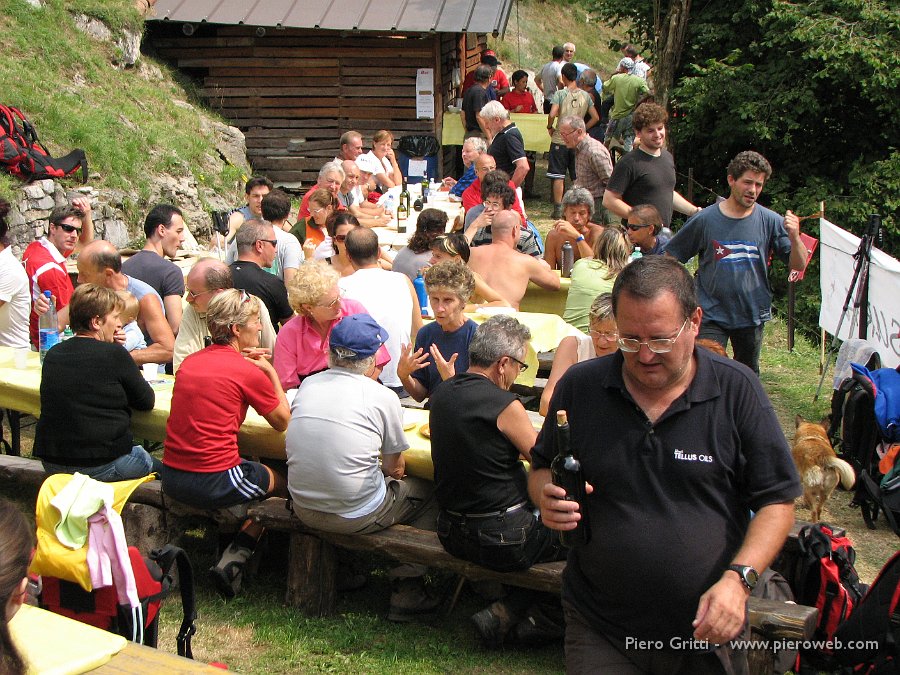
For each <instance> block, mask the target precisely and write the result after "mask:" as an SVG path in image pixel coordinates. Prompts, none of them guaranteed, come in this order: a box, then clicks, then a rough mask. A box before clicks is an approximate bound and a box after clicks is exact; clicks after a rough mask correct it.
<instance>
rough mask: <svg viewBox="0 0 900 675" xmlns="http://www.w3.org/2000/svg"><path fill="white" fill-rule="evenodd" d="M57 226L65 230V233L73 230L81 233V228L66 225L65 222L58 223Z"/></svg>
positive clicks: (70, 232)
mask: <svg viewBox="0 0 900 675" xmlns="http://www.w3.org/2000/svg"><path fill="white" fill-rule="evenodd" d="M57 227H58V228H59V229H61V230H62V231H63V232H67V233H69V234H72V233H73V232H78V233H81V228H80V227H75V226H74V225H67V224H65V223H59V224H58V225H57Z"/></svg>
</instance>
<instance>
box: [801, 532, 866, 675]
mask: <svg viewBox="0 0 900 675" xmlns="http://www.w3.org/2000/svg"><path fill="white" fill-rule="evenodd" d="M797 544H798V546H799V548H800V557H799V559H798V562H797V571H796V574H795V575H794V595H795V596H796V598H797V602H798V603H800V604H801V605H809V606H810V607H816V608H818V610H819V618H818V623H817V624H816V630H815V632H814V633H813V638H812V639H813V640H814V641H819V642H823V643H824V642H825V641H830V640H831V639H832V638H833V637H834V633H835V631H836V630H837V627H838V626H839V625H840V624H841V623H842V622H843V621H844V620H845V619H846V618H847V617H848V616H850V613H851V612H852V611H853V608H854V607H855V606H856V605H857V603H858V602H859V601H860V599H861V598H862V596H863V593H864V592H865V586H864V585H862V584H860V582H859V575H858V574H857V573H856V568H855V567H854V566H853V563H854V562H855V561H856V551H854V550H853V544H852V542H851V541H850V540H849V539H848V538H847V537H845V536H839V535H836V534H835V533H834V528H833V527H832V526H831V525H828V524H827V523H818V524H815V525H806V526H804V527H803V528H802V529H801V530H800V534H799V535H798V537H797ZM831 659H832V654H831V650H830V649H829V648H823V649H819V650H811V649H805V650H801V652H800V657H799V660H800V665H801V666H803V667H804V669H805V671H806V669H808V668H809V667H810V666H811V667H813V668H827V667H829V666H830V664H831Z"/></svg>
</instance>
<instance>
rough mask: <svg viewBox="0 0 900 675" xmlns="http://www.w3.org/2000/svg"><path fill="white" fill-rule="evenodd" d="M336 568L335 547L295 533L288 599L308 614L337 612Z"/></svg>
mask: <svg viewBox="0 0 900 675" xmlns="http://www.w3.org/2000/svg"><path fill="white" fill-rule="evenodd" d="M336 571H337V556H336V555H335V550H334V546H332V545H331V544H329V543H328V542H326V541H323V540H321V539H319V538H317V537H313V536H310V535H308V534H300V533H298V532H292V533H291V536H290V542H289V544H288V577H287V593H286V594H285V598H284V600H285V602H286V603H287V605H288V606H290V607H297V608H298V609H299V610H300V611H301V612H303V613H304V614H306V615H307V616H329V615H330V614H333V613H334V604H335V577H336Z"/></svg>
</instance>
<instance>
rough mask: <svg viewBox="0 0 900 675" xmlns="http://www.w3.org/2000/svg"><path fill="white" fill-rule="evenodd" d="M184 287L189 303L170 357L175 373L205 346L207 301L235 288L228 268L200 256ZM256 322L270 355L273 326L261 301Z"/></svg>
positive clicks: (273, 334) (260, 342)
mask: <svg viewBox="0 0 900 675" xmlns="http://www.w3.org/2000/svg"><path fill="white" fill-rule="evenodd" d="M185 287H186V288H187V304H188V306H187V308H186V309H185V310H184V314H183V316H182V319H181V329H180V330H179V331H178V336H177V337H176V338H175V354H174V356H173V357H172V367H173V369H174V371H175V372H176V373H177V372H178V368H179V366H180V365H181V362H182V361H184V359H185V358H186V357H188V356H190V355H191V354H193V353H194V352H199V351H200V350H201V349H203V348H204V347H206V346H207V344H208V343H207V338H208V337H209V328H208V326H207V325H206V309H207V307H209V301H210V300H212V299H213V298H214V297H216V296H217V295H218V294H219V293H221V292H222V291H224V290H227V289H229V288H234V280H233V278H232V276H231V268H229V267H228V265H226V264H225V263H223V262H221V261H220V260H217V259H215V258H201V259H200V260H198V261H197V262H196V263H195V264H194V266H193V267H192V268H191V271H190V272H188V275H187V279H186V280H185ZM259 322H260V323H261V324H262V330H261V331H260V338H259V347H260V348H261V349H265V350H267V351H268V352H269V354H270V355H271V354H272V350H273V349H274V348H275V329H274V328H273V327H272V320H271V319H270V318H269V310H267V309H266V305H265V303H264V302H260V303H259Z"/></svg>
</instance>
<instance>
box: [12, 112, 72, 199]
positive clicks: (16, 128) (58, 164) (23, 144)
mask: <svg viewBox="0 0 900 675" xmlns="http://www.w3.org/2000/svg"><path fill="white" fill-rule="evenodd" d="M0 167H2V168H4V169H5V170H6V171H7V172H9V173H10V174H12V175H13V176H16V177H17V178H20V179H22V180H23V181H25V182H31V181H35V180H43V179H45V178H64V177H66V176H71V175H72V174H74V173H75V172H76V171H77V170H78V169H79V167H80V168H81V182H82V183H86V182H87V179H88V163H87V157H86V156H85V154H84V150H73V151H72V152H70V153H69V154H68V155H66V156H65V157H59V158H55V157H51V156H50V151H49V150H47V148H46V147H45V146H44V144H43V143H41V141H40V139H38V135H37V130H36V129H35V128H34V125H33V124H32V123H31V122H29V121H28V118H26V117H25V115H23V114H22V111H20V110H19V109H18V108H13V107H11V106H6V105H3V104H2V103H0Z"/></svg>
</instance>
